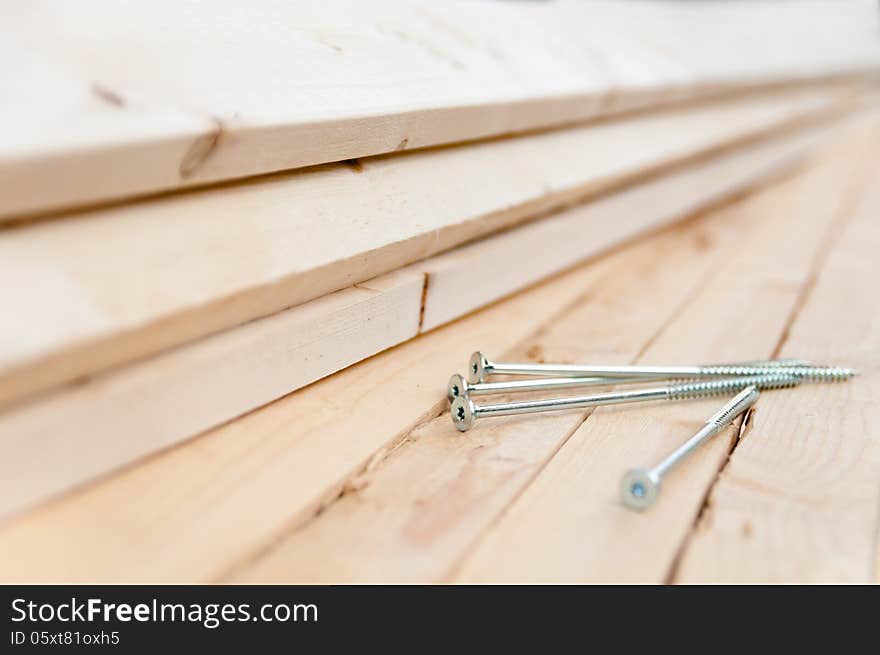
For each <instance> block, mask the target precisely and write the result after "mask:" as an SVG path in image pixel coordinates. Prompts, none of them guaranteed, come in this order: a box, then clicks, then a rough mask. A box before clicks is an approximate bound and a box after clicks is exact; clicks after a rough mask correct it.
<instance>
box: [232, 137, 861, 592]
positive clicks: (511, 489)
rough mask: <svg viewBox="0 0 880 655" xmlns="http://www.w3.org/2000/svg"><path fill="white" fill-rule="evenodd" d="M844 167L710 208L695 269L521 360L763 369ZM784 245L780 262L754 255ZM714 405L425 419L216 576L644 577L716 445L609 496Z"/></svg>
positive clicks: (686, 524)
mask: <svg viewBox="0 0 880 655" xmlns="http://www.w3.org/2000/svg"><path fill="white" fill-rule="evenodd" d="M874 147H876V143H875V146H874ZM844 155H845V156H844V157H839V158H837V159H835V160H834V161H832V162H829V163H828V164H826V165H825V166H823V167H821V168H819V169H816V170H814V171H812V172H810V173H808V174H806V175H804V176H802V177H800V178H798V179H795V180H793V181H792V182H790V183H788V184H786V185H784V186H783V187H780V188H778V189H774V190H773V191H771V192H770V193H767V194H764V195H763V196H760V197H758V198H756V199H755V200H753V201H751V202H749V203H746V204H744V205H743V206H741V207H737V208H736V209H734V210H732V211H730V212H728V215H727V216H725V217H724V219H726V220H725V222H726V224H728V225H729V224H730V223H731V222H732V223H734V224H735V225H736V229H735V231H734V232H733V233H732V234H726V235H716V234H712V233H711V232H708V233H707V232H703V233H701V234H700V235H699V237H698V238H697V239H695V240H694V241H693V242H691V247H696V248H699V247H700V244H701V243H702V244H703V247H704V248H707V246H706V244H707V242H708V243H709V244H715V243H716V240H718V242H719V243H718V245H717V246H714V245H713V246H708V251H709V253H711V256H706V257H705V261H704V262H703V266H702V267H699V266H697V267H696V270H695V269H691V268H690V265H692V263H693V262H692V255H691V256H689V257H685V256H676V255H675V254H672V257H673V258H674V260H675V261H676V266H674V267H669V268H670V269H671V270H670V272H669V275H670V276H672V277H671V278H670V279H668V280H667V284H669V285H670V286H672V287H673V289H674V290H672V291H670V290H669V289H668V288H663V287H660V288H657V287H655V286H654V285H655V284H656V283H657V281H658V278H659V279H662V274H661V273H660V271H658V270H657V269H656V268H654V269H652V268H651V267H652V266H658V267H659V266H660V262H667V261H669V256H670V254H671V253H666V252H664V251H663V250H660V251H659V252H655V254H654V256H653V257H650V258H648V257H645V255H644V254H641V257H640V259H639V260H636V261H640V263H641V265H640V266H637V267H633V269H632V270H628V271H619V272H618V274H617V275H615V276H614V277H609V278H608V279H606V280H605V284H604V285H602V286H601V287H600V288H594V289H592V294H591V295H590V296H589V297H588V299H586V300H585V301H584V302H583V304H581V305H580V307H579V308H578V311H576V312H573V313H571V314H569V315H565V316H563V317H558V318H557V319H555V320H554V321H552V322H549V323H548V326H549V329H548V331H547V333H546V335H543V339H541V340H539V341H538V343H536V344H532V346H531V348H530V349H527V350H526V352H528V350H532V354H533V356H534V354H535V348H537V351H538V356H539V357H540V358H542V359H549V360H550V361H560V360H562V361H572V360H574V361H577V360H584V359H587V360H592V361H595V360H597V359H598V358H599V355H597V344H602V346H604V347H606V348H607V347H609V345H611V346H612V350H611V352H612V353H613V354H610V355H608V354H606V355H604V356H603V357H602V360H603V361H606V360H607V361H639V362H646V363H657V362H669V361H695V360H700V361H718V360H730V359H734V360H735V359H737V358H740V359H742V358H746V357H748V353H752V354H753V355H754V354H756V353H757V354H766V355H768V356H769V355H770V354H771V353H772V351H773V347H774V345H775V342H776V339H778V337H779V335H780V333H781V332H782V331H783V330H784V328H785V324H786V320H787V318H788V315H789V312H790V311H791V308H792V306H793V305H794V304H795V303H796V302H797V299H798V295H799V289H800V287H801V285H802V284H804V283H805V282H806V281H807V280H808V279H809V276H810V273H811V263H812V261H813V257H814V256H815V254H816V252H817V251H819V250H820V249H821V248H822V245H823V238H824V237H825V236H826V235H827V231H828V227H829V225H832V224H834V223H835V221H837V220H840V218H841V213H842V211H845V208H841V207H840V206H839V205H840V203H841V202H843V201H844V200H845V198H844V196H845V194H844V193H842V192H841V186H840V185H839V183H841V182H843V183H844V184H843V186H844V187H846V186H848V184H846V183H847V181H848V178H849V176H850V175H852V174H853V172H855V171H857V170H858V166H859V161H858V159H855V158H854V157H853V151H852V150H851V149H847V151H846V152H845V153H844ZM816 189H823V190H824V191H823V192H822V193H817V192H816ZM770 215H772V216H773V217H774V220H772V221H770V220H767V217H768V216H770ZM681 241H683V238H682V235H679V236H678V240H677V241H676V243H680V242H681ZM786 244H787V247H790V248H791V250H790V251H789V254H788V256H787V257H786V258H784V259H782V258H777V257H773V256H772V255H773V254H774V253H775V252H776V251H777V250H778V249H779V248H780V247H782V246H786ZM682 254H683V253H682ZM700 268H702V270H700ZM679 275H681V277H678V276H679ZM627 277H629V279H628V280H627ZM618 283H623V284H624V285H625V286H622V287H621V286H617V284H618ZM652 299H654V300H653V301H652ZM744 315H747V316H746V317H745V318H743V316H744ZM706 316H710V317H711V319H710V320H707V319H706ZM599 317H601V319H600V318H599ZM544 339H546V341H547V342H549V343H550V344H556V346H555V347H552V346H551V347H548V346H545V345H543V341H544ZM627 343H628V344H629V345H628V346H625V345H624V344H627ZM621 346H623V347H621ZM718 404H719V400H718V399H714V400H707V401H703V402H697V403H681V404H672V403H670V404H659V405H653V406H651V407H644V408H639V407H634V408H624V407H616V408H605V409H598V410H596V411H595V412H593V413H592V414H590V412H588V411H580V412H571V413H564V414H559V415H556V416H549V415H548V416H519V417H508V418H503V419H495V420H490V419H486V420H485V421H484V423H483V424H482V425H481V424H480V423H479V422H478V424H477V426H476V427H475V428H474V429H473V430H472V432H469V433H467V434H466V435H462V436H459V435H454V434H453V433H452V432H451V428H450V425H449V420H448V416H442V417H440V418H438V419H436V420H435V421H433V422H431V423H429V424H427V425H425V426H422V427H421V428H419V429H417V430H415V431H414V432H413V433H412V434H411V435H410V439H409V440H408V441H407V442H406V443H405V445H404V446H402V447H401V448H400V449H399V450H398V451H396V452H395V453H394V454H393V455H392V456H391V457H390V458H389V460H388V461H387V462H386V463H383V464H382V465H381V466H379V467H377V468H376V469H374V471H373V472H372V473H371V474H369V475H368V477H367V478H366V479H364V480H362V482H361V485H360V487H361V488H360V489H358V490H357V491H356V493H352V494H351V495H349V496H346V497H343V498H342V499H341V500H340V501H339V502H337V503H335V504H334V505H332V506H331V507H329V508H328V509H327V510H325V511H324V512H323V513H322V514H321V515H320V516H318V517H316V518H315V519H314V520H313V521H312V522H310V523H309V524H308V525H306V526H304V527H303V528H300V529H299V530H297V531H292V532H291V535H290V536H289V537H288V538H287V539H286V540H284V541H283V542H280V543H279V544H278V545H276V546H275V547H274V548H273V549H272V550H271V551H270V553H269V554H268V555H266V556H264V557H263V558H261V559H260V560H258V561H257V562H249V563H245V564H244V565H243V566H242V567H241V568H240V569H238V570H237V571H236V572H235V573H236V575H235V576H234V578H233V579H234V580H236V581H242V582H245V581H247V582H257V581H259V582H266V581H269V580H273V581H321V582H330V581H337V582H338V581H372V582H377V581H480V582H486V581H505V582H509V581H543V582H546V581H551V582H552V581H557V582H583V581H602V582H609V581H615V582H625V581H639V582H645V581H662V580H663V577H664V575H665V573H666V571H667V569H668V567H669V566H670V563H671V560H672V558H673V557H674V556H675V554H676V549H677V547H678V545H679V544H680V543H681V541H682V538H683V537H684V535H685V534H687V532H688V530H689V528H690V526H691V524H692V521H693V518H694V515H695V513H696V511H697V510H698V509H699V507H700V504H701V502H702V493H701V491H702V490H704V489H705V488H706V486H707V485H708V484H709V483H710V481H711V480H712V478H713V476H714V473H715V471H717V469H718V466H719V463H720V461H722V460H723V458H724V456H725V455H726V449H727V447H728V444H729V439H724V438H723V437H721V438H719V439H718V440H716V441H715V442H714V443H713V444H711V446H710V447H709V448H706V449H704V451H703V452H701V453H700V454H699V456H698V457H697V458H695V460H693V461H691V462H690V463H689V466H688V468H687V469H685V471H684V472H683V473H684V475H681V474H679V475H678V476H677V477H676V479H675V480H674V481H673V480H670V481H669V483H668V485H667V488H666V489H665V490H664V498H663V499H662V501H661V503H660V504H659V505H658V506H657V507H655V508H653V510H652V511H651V512H650V513H646V514H645V515H636V514H633V513H631V512H629V511H628V510H626V509H625V508H623V507H622V506H621V505H620V503H619V501H618V499H617V495H616V494H617V483H618V480H619V477H620V475H622V473H623V472H624V471H625V470H626V469H627V468H629V467H631V466H634V465H638V464H642V463H650V462H653V461H655V460H656V459H657V458H658V457H659V456H661V455H662V454H664V453H665V452H667V451H669V450H671V449H672V448H673V447H674V445H676V444H677V443H679V442H680V441H681V439H682V438H683V436H686V435H687V434H688V433H690V432H692V431H693V429H695V428H696V427H698V426H699V425H700V423H701V422H702V420H704V419H705V418H706V417H707V416H708V415H709V414H710V413H711V412H712V411H714V409H716V408H717V406H718ZM677 473H682V472H677ZM346 544H349V546H348V547H346ZM350 544H357V547H356V548H352V547H350Z"/></svg>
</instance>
